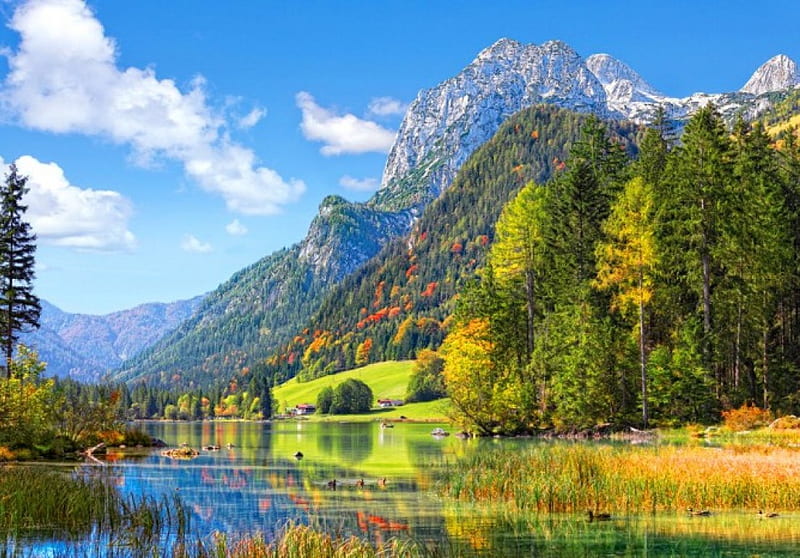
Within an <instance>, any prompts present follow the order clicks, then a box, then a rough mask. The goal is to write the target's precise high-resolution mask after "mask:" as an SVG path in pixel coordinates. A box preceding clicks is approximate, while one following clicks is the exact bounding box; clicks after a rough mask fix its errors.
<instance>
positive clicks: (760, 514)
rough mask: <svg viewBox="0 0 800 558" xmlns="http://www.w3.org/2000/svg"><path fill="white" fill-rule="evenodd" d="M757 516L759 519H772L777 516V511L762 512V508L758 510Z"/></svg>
mask: <svg viewBox="0 0 800 558" xmlns="http://www.w3.org/2000/svg"><path fill="white" fill-rule="evenodd" d="M758 517H759V518H761V519H772V518H774V517H778V512H769V513H764V510H758Z"/></svg>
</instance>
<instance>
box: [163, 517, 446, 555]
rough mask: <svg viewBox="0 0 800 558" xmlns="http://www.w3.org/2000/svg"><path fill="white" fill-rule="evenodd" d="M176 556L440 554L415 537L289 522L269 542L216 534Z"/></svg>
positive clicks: (255, 538) (256, 536)
mask: <svg viewBox="0 0 800 558" xmlns="http://www.w3.org/2000/svg"><path fill="white" fill-rule="evenodd" d="M175 556H176V557H177V558H200V557H203V558H309V557H313V558H436V557H437V556H440V554H437V553H435V551H432V550H431V549H428V548H427V547H425V546H423V545H421V544H418V543H415V542H413V541H400V540H397V539H391V540H388V541H386V542H383V543H380V544H376V545H373V544H372V543H370V542H368V541H365V540H363V539H360V538H358V537H352V536H351V537H338V536H334V535H331V534H329V533H325V532H322V531H319V530H316V529H314V528H311V527H308V526H306V525H296V524H290V525H287V526H286V528H285V529H284V530H283V532H282V534H281V536H280V537H279V538H278V539H277V540H275V541H273V542H269V541H267V540H265V539H264V537H263V536H262V535H260V534H259V535H253V536H247V537H243V538H240V539H232V538H230V537H229V536H228V535H226V534H224V533H219V534H217V535H215V536H214V540H213V542H212V543H211V544H210V545H208V547H205V546H203V545H202V544H196V545H194V548H189V547H187V548H185V549H183V550H182V551H181V552H179V553H176V554H175Z"/></svg>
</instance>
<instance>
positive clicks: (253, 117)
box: [237, 107, 267, 129]
mask: <svg viewBox="0 0 800 558" xmlns="http://www.w3.org/2000/svg"><path fill="white" fill-rule="evenodd" d="M266 114H267V111H266V110H264V109H262V108H258V107H256V108H254V109H253V110H251V111H250V112H248V113H247V114H246V115H244V116H243V117H241V118H240V119H239V120H238V122H237V123H238V125H239V128H244V129H248V128H252V127H253V126H255V125H256V124H258V123H259V122H260V121H261V119H262V118H264V116H265V115H266Z"/></svg>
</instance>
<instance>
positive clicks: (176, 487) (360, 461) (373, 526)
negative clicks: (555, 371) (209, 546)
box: [0, 422, 800, 557]
mask: <svg viewBox="0 0 800 558" xmlns="http://www.w3.org/2000/svg"><path fill="white" fill-rule="evenodd" d="M145 427H146V429H147V430H148V431H149V432H150V433H151V434H153V435H154V436H156V437H158V438H161V439H163V440H164V441H165V442H167V443H168V444H169V445H171V446H177V445H178V444H180V443H187V444H188V445H190V446H191V447H195V448H202V447H204V446H219V447H220V448H221V449H220V450H219V451H201V453H200V455H199V456H198V457H197V458H195V459H192V460H188V461H187V460H176V459H170V458H168V457H165V456H163V455H161V454H160V452H153V453H150V454H147V455H145V456H143V457H140V458H138V459H128V458H125V459H116V460H115V459H114V455H113V454H112V455H111V456H110V459H109V464H110V466H109V467H106V468H102V469H101V468H97V471H96V472H98V473H100V472H105V473H106V474H109V475H111V477H112V479H113V481H114V484H116V486H118V487H119V488H120V490H122V491H123V492H125V493H128V494H135V495H142V494H144V495H148V496H155V497H159V498H160V497H162V496H163V495H172V494H178V495H179V496H180V498H181V500H182V501H183V503H184V504H185V506H186V507H187V508H188V509H189V510H190V511H191V515H192V523H191V529H192V533H193V535H192V536H194V537H201V538H205V537H208V536H209V535H210V534H211V533H212V532H214V531H221V532H226V533H229V534H231V535H233V536H239V535H244V534H248V533H255V532H259V531H260V532H263V533H264V534H265V536H266V537H267V538H273V537H275V536H276V534H277V533H278V532H279V531H280V530H281V529H282V528H283V526H284V525H285V524H286V523H287V522H288V521H293V522H297V523H304V524H311V525H313V526H315V527H317V528H321V529H325V530H328V531H329V532H332V533H336V534H338V535H343V536H349V535H357V536H360V537H363V538H366V539H369V540H370V541H372V542H373V543H381V542H384V541H386V540H387V539H388V538H390V537H400V538H405V537H408V538H410V539H413V540H416V541H421V542H425V543H427V544H429V545H431V546H434V547H436V548H437V549H438V551H437V552H438V553H439V554H440V555H444V556H448V555H453V556H598V555H605V556H642V555H648V556H734V557H736V556H741V557H744V556H752V555H754V554H759V555H760V556H796V555H797V548H798V544H800V529H798V528H797V527H796V525H797V524H798V523H800V516H798V517H795V516H792V515H791V514H781V516H780V517H779V518H776V519H774V520H760V519H759V518H758V517H757V516H756V515H755V514H743V513H740V514H736V513H730V514H714V516H712V517H709V518H696V517H694V518H690V517H687V516H686V515H685V514H668V513H667V514H659V515H635V514H634V515H620V516H615V519H614V520H613V521H609V522H601V523H598V522H595V523H589V522H588V521H587V520H586V518H585V517H584V516H583V515H580V516H576V515H568V514H563V515H557V514H556V515H547V514H541V515H537V514H533V513H531V514H526V513H524V512H523V513H513V514H512V513H509V512H507V511H506V510H504V509H503V508H502V507H500V506H498V507H493V506H481V507H478V506H470V505H464V504H458V503H453V502H450V501H448V500H445V499H441V498H439V497H437V495H436V490H435V479H436V472H437V470H438V469H439V468H440V467H447V464H448V463H450V462H452V461H453V460H454V459H456V458H457V457H459V456H461V455H465V454H468V453H470V452H477V451H481V452H483V451H493V450H494V449H495V448H498V447H506V448H507V447H509V446H511V447H514V446H517V445H518V446H524V445H527V444H536V443H545V442H541V441H536V440H466V441H465V440H459V439H457V438H455V437H452V436H451V437H449V438H445V439H434V438H432V437H431V435H430V432H431V428H432V426H431V425H424V424H399V425H397V426H396V427H395V428H391V429H381V428H380V427H379V425H378V424H377V423H372V424H370V423H366V424H333V423H309V422H279V423H273V424H256V423H238V422H205V423H148V424H146V425H145ZM229 445H230V447H228V446H229ZM298 451H300V452H302V453H303V456H304V457H303V459H301V460H297V459H295V458H294V454H295V453H296V452H298ZM93 472H94V471H93ZM334 479H335V480H336V489H335V490H333V488H332V486H329V483H331V481H333V480H334ZM382 479H386V482H385V484H384V483H382V482H381V480H382ZM362 481H363V485H362ZM0 550H2V543H1V542H0Z"/></svg>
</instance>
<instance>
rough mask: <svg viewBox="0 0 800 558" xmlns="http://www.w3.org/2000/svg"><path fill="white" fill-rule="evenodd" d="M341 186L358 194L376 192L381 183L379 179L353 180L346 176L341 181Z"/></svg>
mask: <svg viewBox="0 0 800 558" xmlns="http://www.w3.org/2000/svg"><path fill="white" fill-rule="evenodd" d="M339 185H340V186H343V187H344V188H347V189H348V190H355V191H356V192H374V191H375V190H377V189H378V186H379V185H380V182H379V181H378V179H377V178H353V177H352V176H350V175H348V174H346V175H344V176H343V177H341V178H340V179H339Z"/></svg>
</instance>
